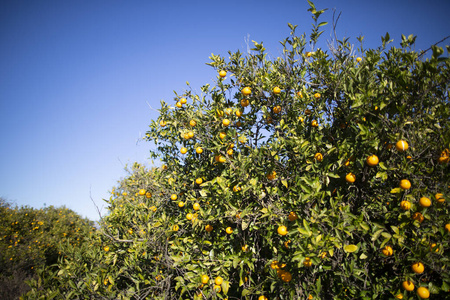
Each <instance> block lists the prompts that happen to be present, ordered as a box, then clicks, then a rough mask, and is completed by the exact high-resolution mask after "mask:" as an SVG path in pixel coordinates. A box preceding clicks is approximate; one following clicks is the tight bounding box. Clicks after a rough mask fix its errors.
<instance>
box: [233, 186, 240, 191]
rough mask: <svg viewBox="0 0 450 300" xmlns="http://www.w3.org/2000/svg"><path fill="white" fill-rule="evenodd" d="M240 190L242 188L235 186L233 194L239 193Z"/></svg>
mask: <svg viewBox="0 0 450 300" xmlns="http://www.w3.org/2000/svg"><path fill="white" fill-rule="evenodd" d="M240 190H241V187H239V186H237V185H235V186H234V187H233V192H235V193H237V192H239V191H240Z"/></svg>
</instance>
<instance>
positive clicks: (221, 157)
mask: <svg viewBox="0 0 450 300" xmlns="http://www.w3.org/2000/svg"><path fill="white" fill-rule="evenodd" d="M226 161H227V159H226V158H225V157H223V156H222V155H219V162H220V163H224V162H226Z"/></svg>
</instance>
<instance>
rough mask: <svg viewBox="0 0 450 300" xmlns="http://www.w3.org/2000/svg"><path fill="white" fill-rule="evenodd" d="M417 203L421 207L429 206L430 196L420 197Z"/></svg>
mask: <svg viewBox="0 0 450 300" xmlns="http://www.w3.org/2000/svg"><path fill="white" fill-rule="evenodd" d="M419 204H420V206H422V207H430V206H431V200H430V198H427V197H422V198H420V200H419Z"/></svg>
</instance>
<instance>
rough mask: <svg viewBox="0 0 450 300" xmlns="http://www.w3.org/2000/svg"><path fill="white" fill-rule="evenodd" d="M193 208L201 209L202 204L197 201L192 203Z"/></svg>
mask: <svg viewBox="0 0 450 300" xmlns="http://www.w3.org/2000/svg"><path fill="white" fill-rule="evenodd" d="M192 208H194V210H199V209H200V204H198V203H197V202H195V203H194V205H192Z"/></svg>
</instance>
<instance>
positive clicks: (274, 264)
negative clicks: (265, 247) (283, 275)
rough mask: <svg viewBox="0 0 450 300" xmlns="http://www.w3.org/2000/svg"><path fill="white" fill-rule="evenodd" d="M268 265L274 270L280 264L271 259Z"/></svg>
mask: <svg viewBox="0 0 450 300" xmlns="http://www.w3.org/2000/svg"><path fill="white" fill-rule="evenodd" d="M270 267H271V268H272V269H274V270H276V269H278V268H279V267H280V266H279V264H278V261H277V260H274V261H272V262H271V263H270Z"/></svg>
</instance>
